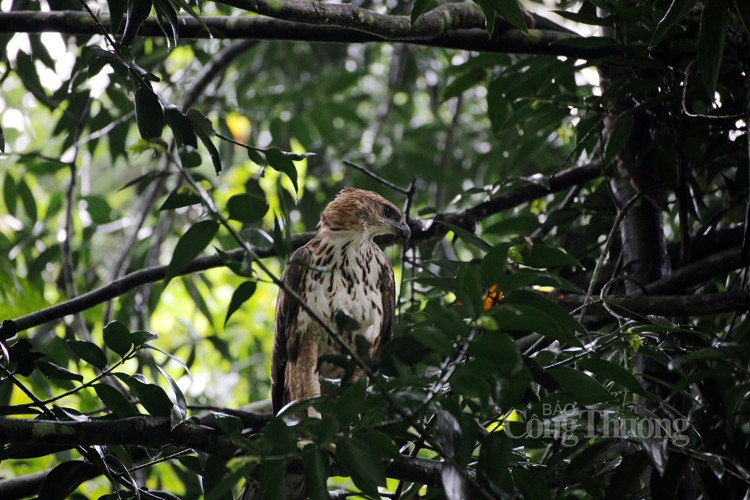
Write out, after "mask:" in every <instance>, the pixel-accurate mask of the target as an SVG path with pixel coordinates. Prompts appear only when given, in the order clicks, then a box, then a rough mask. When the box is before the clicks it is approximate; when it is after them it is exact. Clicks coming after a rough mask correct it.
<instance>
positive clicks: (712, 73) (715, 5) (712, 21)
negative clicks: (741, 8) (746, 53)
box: [697, 0, 729, 101]
mask: <svg viewBox="0 0 750 500" xmlns="http://www.w3.org/2000/svg"><path fill="white" fill-rule="evenodd" d="M728 21H729V5H728V3H727V0H708V3H706V7H705V8H704V9H703V15H702V16H701V27H700V29H699V30H698V54H697V56H698V69H699V71H700V73H701V77H702V78H703V83H704V84H705V85H706V91H707V92H708V98H709V100H711V101H713V100H714V93H715V92H716V82H717V81H718V79H719V69H720V68H721V60H722V59H723V57H724V45H725V44H726V38H727V24H728Z"/></svg>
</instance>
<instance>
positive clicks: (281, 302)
mask: <svg viewBox="0 0 750 500" xmlns="http://www.w3.org/2000/svg"><path fill="white" fill-rule="evenodd" d="M309 257H310V249H309V248H308V247H305V246H303V247H300V248H298V249H297V250H296V251H295V252H294V253H293V254H292V257H291V259H289V264H288V265H287V268H286V270H285V271H284V274H283V275H282V276H281V280H282V281H283V282H284V284H286V286H287V287H288V288H289V289H290V290H293V291H295V292H297V294H298V295H299V294H300V293H301V291H302V285H301V283H302V280H303V279H304V276H305V273H306V271H307V268H306V267H305V266H304V264H300V262H306V261H307V260H308V259H309ZM298 312H299V304H298V303H297V301H296V300H295V299H294V298H292V297H291V296H290V295H289V294H288V293H286V292H285V291H284V290H282V289H280V290H279V297H278V299H277V303H276V324H275V326H274V337H273V357H272V358H271V399H272V401H273V412H274V414H276V413H278V412H279V410H281V408H282V407H283V406H284V405H285V404H286V403H288V401H287V399H288V397H286V396H285V394H286V392H287V391H286V385H287V384H286V381H285V380H284V377H285V371H286V364H287V362H288V361H289V353H288V352H287V344H288V341H289V338H290V337H293V336H295V335H299V332H297V331H295V326H296V322H297V314H298Z"/></svg>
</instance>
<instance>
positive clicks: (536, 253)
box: [521, 243, 581, 269]
mask: <svg viewBox="0 0 750 500" xmlns="http://www.w3.org/2000/svg"><path fill="white" fill-rule="evenodd" d="M521 255H522V257H523V263H524V265H526V266H529V267H535V268H539V269H550V268H555V267H563V266H580V265H581V263H580V262H578V260H577V259H576V258H575V257H573V256H572V255H570V254H569V253H566V252H564V251H563V250H561V249H559V248H555V247H551V246H547V245H544V244H542V243H534V244H533V245H531V247H529V246H526V245H523V247H522V252H521Z"/></svg>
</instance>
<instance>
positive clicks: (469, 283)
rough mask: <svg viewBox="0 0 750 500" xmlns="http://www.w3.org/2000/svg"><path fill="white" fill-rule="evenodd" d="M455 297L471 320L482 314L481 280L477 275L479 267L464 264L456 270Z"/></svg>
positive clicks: (482, 291)
mask: <svg viewBox="0 0 750 500" xmlns="http://www.w3.org/2000/svg"><path fill="white" fill-rule="evenodd" d="M456 281H457V285H456V297H457V298H458V300H459V301H461V303H462V304H463V305H464V306H465V307H466V311H467V313H468V315H469V316H471V317H472V318H474V317H476V316H478V315H479V314H481V313H482V310H483V309H484V300H483V298H482V294H483V293H484V290H483V288H482V278H481V276H480V275H479V266H476V265H473V264H464V265H462V266H461V268H460V269H459V270H458V276H456Z"/></svg>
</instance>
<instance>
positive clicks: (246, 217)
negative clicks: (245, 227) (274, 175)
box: [227, 194, 268, 224]
mask: <svg viewBox="0 0 750 500" xmlns="http://www.w3.org/2000/svg"><path fill="white" fill-rule="evenodd" d="M227 210H228V211H229V218H230V219H232V220H237V221H240V222H243V223H245V224H253V223H255V222H258V221H259V220H261V219H263V217H264V216H265V215H266V212H268V200H266V199H265V198H262V197H260V196H255V195H252V194H237V195H234V196H232V197H231V198H229V201H227Z"/></svg>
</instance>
